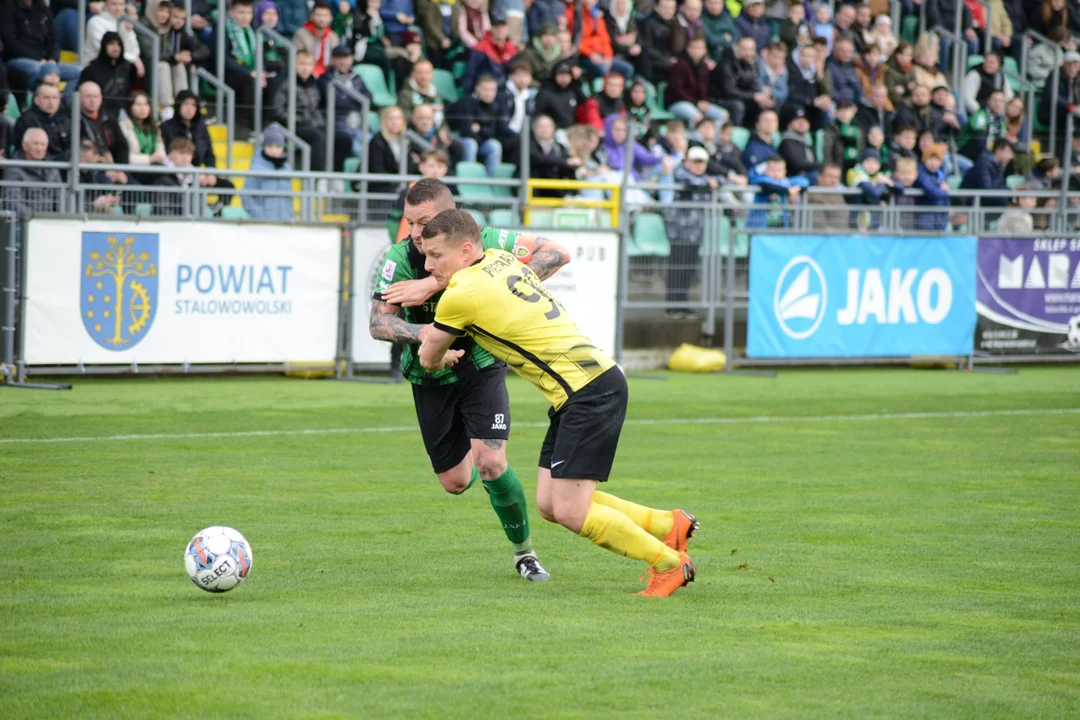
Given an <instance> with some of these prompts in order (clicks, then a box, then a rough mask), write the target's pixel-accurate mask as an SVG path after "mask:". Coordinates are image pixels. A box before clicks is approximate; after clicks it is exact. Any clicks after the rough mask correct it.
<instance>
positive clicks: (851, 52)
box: [825, 38, 863, 105]
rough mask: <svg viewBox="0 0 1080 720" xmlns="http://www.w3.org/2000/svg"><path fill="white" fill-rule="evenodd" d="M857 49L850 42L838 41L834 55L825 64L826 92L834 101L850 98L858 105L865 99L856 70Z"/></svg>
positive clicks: (834, 46)
mask: <svg viewBox="0 0 1080 720" xmlns="http://www.w3.org/2000/svg"><path fill="white" fill-rule="evenodd" d="M854 56H855V48H854V46H853V45H852V44H851V42H849V41H848V40H845V39H843V38H841V39H838V40H837V41H836V43H835V44H834V45H833V54H832V56H831V57H830V58H829V59H828V60H827V61H826V62H825V90H826V92H828V93H829V95H832V97H833V98H834V99H837V100H838V99H840V98H842V97H850V98H851V100H852V101H853V102H854V103H855V104H856V105H858V104H860V103H861V102H862V99H863V91H862V83H860V82H859V74H858V72H856V70H855V62H854Z"/></svg>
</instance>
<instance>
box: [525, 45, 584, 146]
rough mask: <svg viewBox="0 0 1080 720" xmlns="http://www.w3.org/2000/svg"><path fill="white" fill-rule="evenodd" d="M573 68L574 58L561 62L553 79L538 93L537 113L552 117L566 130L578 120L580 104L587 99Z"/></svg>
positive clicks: (556, 67) (559, 127)
mask: <svg viewBox="0 0 1080 720" xmlns="http://www.w3.org/2000/svg"><path fill="white" fill-rule="evenodd" d="M573 68H574V62H573V61H572V60H563V61H561V62H559V64H558V65H556V66H555V70H554V71H553V73H552V77H551V79H549V80H546V81H545V82H544V84H543V86H542V87H541V88H540V92H538V93H537V94H536V114H537V115H547V116H548V117H550V118H551V120H552V121H553V122H554V123H555V127H556V128H557V129H559V130H566V129H567V128H569V127H570V126H571V125H573V124H574V123H575V122H576V120H577V107H578V104H580V103H581V102H584V100H585V99H586V98H585V95H584V93H582V91H581V83H580V82H579V81H578V80H575V79H574V72H573Z"/></svg>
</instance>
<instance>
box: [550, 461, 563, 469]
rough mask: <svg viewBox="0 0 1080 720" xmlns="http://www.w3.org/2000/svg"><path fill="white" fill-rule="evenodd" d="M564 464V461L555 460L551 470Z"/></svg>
mask: <svg viewBox="0 0 1080 720" xmlns="http://www.w3.org/2000/svg"><path fill="white" fill-rule="evenodd" d="M564 462H566V461H565V460H556V461H555V462H553V463H551V469H552V470H554V469H555V468H557V467H559V466H560V465H562V464H563V463H564Z"/></svg>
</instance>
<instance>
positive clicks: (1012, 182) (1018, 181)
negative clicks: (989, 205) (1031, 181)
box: [1005, 175, 1027, 190]
mask: <svg viewBox="0 0 1080 720" xmlns="http://www.w3.org/2000/svg"><path fill="white" fill-rule="evenodd" d="M1025 180H1027V178H1025V177H1024V176H1023V175H1009V176H1008V177H1007V178H1005V187H1007V188H1009V189H1010V190H1012V189H1013V188H1015V187H1016V186H1017V185H1022V184H1023V183H1024V181H1025Z"/></svg>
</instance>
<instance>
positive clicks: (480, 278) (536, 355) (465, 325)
mask: <svg viewBox="0 0 1080 720" xmlns="http://www.w3.org/2000/svg"><path fill="white" fill-rule="evenodd" d="M435 327H437V328H439V329H440V330H444V331H446V332H448V333H451V334H454V335H459V336H460V335H466V334H468V335H469V336H471V337H472V338H473V340H475V341H476V343H477V344H478V345H481V346H482V347H484V348H485V349H486V350H488V351H489V352H490V353H491V354H492V355H494V356H495V357H497V358H499V359H501V360H504V361H505V362H506V364H507V365H509V366H510V367H511V368H513V370H514V372H516V373H517V374H518V375H521V376H522V377H524V378H525V379H526V380H528V381H529V382H531V383H532V384H533V385H535V386H536V387H537V388H539V390H540V392H541V393H543V394H544V397H546V398H547V399H548V400H550V401H551V404H552V405H553V406H554V407H555V409H558V408H560V407H562V405H563V403H565V402H566V400H567V399H568V398H569V397H570V396H571V395H573V394H574V393H575V392H577V391H578V390H580V389H581V388H583V387H585V386H586V385H588V384H589V383H590V382H591V381H592V380H593V379H595V378H596V377H598V376H599V375H601V374H603V372H604V371H605V370H608V369H609V368H611V367H613V366H614V365H615V361H614V360H612V359H611V358H610V357H608V356H607V355H605V354H604V353H603V352H601V351H600V350H598V349H597V348H596V346H594V345H593V344H592V341H591V340H589V338H587V337H585V336H584V335H583V334H582V333H581V331H580V330H578V327H577V325H576V324H575V323H574V320H573V319H572V318H571V317H570V316H569V315H567V314H566V310H564V309H563V306H562V305H561V304H560V303H559V301H558V300H556V299H555V298H554V297H552V295H551V294H550V293H549V292H548V291H547V289H546V288H545V287H544V286H543V284H542V283H541V282H540V279H539V278H538V277H537V276H536V275H535V274H534V273H533V272H532V271H531V270H529V268H527V267H525V266H524V265H522V264H521V263H519V262H518V261H517V260H515V259H514V256H513V255H511V254H510V253H508V252H504V251H502V250H488V251H486V252H485V253H484V257H483V258H482V259H481V260H479V261H477V262H476V263H475V264H474V265H472V266H470V267H468V268H465V269H464V270H461V271H459V272H457V273H455V274H454V277H453V278H451V280H450V285H449V287H447V288H446V290H445V291H444V292H443V296H442V299H440V300H439V307H438V310H437V311H436V314H435Z"/></svg>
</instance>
